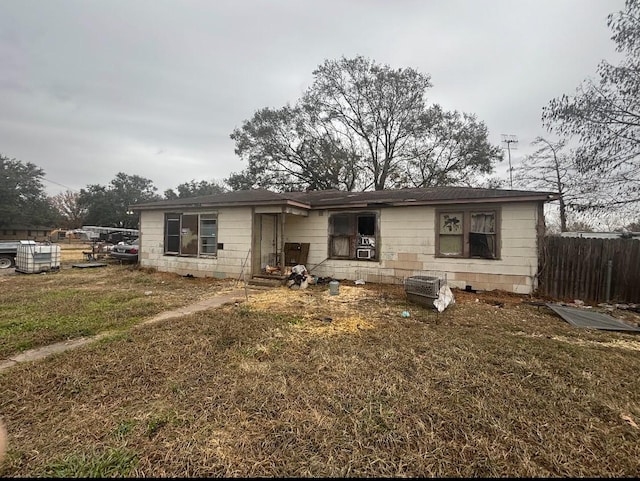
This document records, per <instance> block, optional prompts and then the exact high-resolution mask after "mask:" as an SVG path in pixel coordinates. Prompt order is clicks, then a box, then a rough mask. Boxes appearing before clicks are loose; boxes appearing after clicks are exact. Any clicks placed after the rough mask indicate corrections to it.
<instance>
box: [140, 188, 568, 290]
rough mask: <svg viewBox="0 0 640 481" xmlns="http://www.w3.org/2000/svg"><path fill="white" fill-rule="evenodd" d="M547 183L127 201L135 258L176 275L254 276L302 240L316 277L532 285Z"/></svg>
mask: <svg viewBox="0 0 640 481" xmlns="http://www.w3.org/2000/svg"><path fill="white" fill-rule="evenodd" d="M558 197H559V196H558V194H556V193H553V192H535V191H520V190H502V189H483V188H469V187H430V188H410V189H397V190H382V191H368V192H344V191H339V190H326V191H310V192H286V193H276V192H271V191H268V190H263V189H258V190H250V191H234V192H226V193H222V194H214V195H207V196H202V197H195V198H189V199H173V200H163V201H157V202H150V203H143V204H137V205H134V206H131V208H132V209H133V210H134V211H137V212H138V213H139V214H140V238H139V248H140V254H139V263H140V265H141V266H143V267H153V268H156V269H158V270H159V271H163V272H174V273H178V274H181V275H187V274H190V275H193V276H215V277H235V278H239V276H241V275H244V276H247V278H250V277H251V276H254V275H259V274H261V273H262V272H263V271H264V269H265V267H266V266H267V265H271V266H273V265H274V264H275V265H281V266H284V265H288V264H286V262H287V259H283V253H284V247H285V244H288V245H289V246H290V245H291V244H292V243H293V244H298V245H301V246H302V245H304V246H305V248H308V252H307V256H306V257H307V259H306V264H305V265H306V267H307V269H308V270H309V271H311V272H312V273H313V274H314V275H317V276H319V277H333V278H335V279H342V280H357V279H363V280H365V281H366V282H382V283H400V282H403V280H404V279H406V278H407V277H411V276H419V275H429V274H428V273H429V272H438V273H444V274H445V275H446V279H447V282H448V283H449V285H450V286H452V287H459V288H465V287H466V286H471V288H473V289H484V290H492V289H502V290H506V291H510V292H516V293H523V294H528V293H531V292H532V291H533V290H534V289H535V288H536V287H537V272H538V258H539V249H540V245H541V242H540V240H541V238H542V236H543V235H544V214H543V205H544V203H545V202H548V201H553V200H557V199H558Z"/></svg>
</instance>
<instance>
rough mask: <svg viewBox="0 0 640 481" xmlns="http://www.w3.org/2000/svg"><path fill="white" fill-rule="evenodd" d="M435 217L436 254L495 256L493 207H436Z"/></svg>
mask: <svg viewBox="0 0 640 481" xmlns="http://www.w3.org/2000/svg"><path fill="white" fill-rule="evenodd" d="M436 219H437V227H436V232H437V235H436V255H437V256H440V257H463V258H482V259H499V257H500V249H499V237H498V227H497V226H498V223H499V211H498V210H497V209H487V210H484V209H476V208H467V209H456V210H451V211H444V210H440V211H438V212H437V215H436Z"/></svg>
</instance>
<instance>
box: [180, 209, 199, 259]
mask: <svg viewBox="0 0 640 481" xmlns="http://www.w3.org/2000/svg"><path fill="white" fill-rule="evenodd" d="M180 254H183V255H188V256H196V255H198V215H197V214H191V215H187V214H183V215H182V222H181V225H180Z"/></svg>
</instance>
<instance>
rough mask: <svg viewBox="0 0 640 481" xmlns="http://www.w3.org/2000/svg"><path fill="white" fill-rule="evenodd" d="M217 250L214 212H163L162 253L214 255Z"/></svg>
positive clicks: (216, 225)
mask: <svg viewBox="0 0 640 481" xmlns="http://www.w3.org/2000/svg"><path fill="white" fill-rule="evenodd" d="M217 252H218V216H217V215H216V214H178V213H171V214H165V222H164V253H165V254H169V255H182V256H215V255H216V254H217Z"/></svg>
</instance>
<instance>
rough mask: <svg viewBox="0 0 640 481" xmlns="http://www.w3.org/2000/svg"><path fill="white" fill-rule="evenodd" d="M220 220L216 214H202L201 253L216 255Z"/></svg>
mask: <svg viewBox="0 0 640 481" xmlns="http://www.w3.org/2000/svg"><path fill="white" fill-rule="evenodd" d="M217 235H218V220H217V218H216V216H211V215H207V216H205V215H202V216H200V254H205V255H215V253H216V252H217V247H218V241H217Z"/></svg>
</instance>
